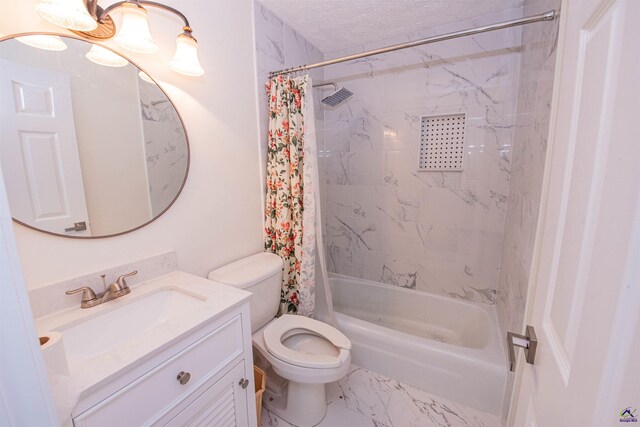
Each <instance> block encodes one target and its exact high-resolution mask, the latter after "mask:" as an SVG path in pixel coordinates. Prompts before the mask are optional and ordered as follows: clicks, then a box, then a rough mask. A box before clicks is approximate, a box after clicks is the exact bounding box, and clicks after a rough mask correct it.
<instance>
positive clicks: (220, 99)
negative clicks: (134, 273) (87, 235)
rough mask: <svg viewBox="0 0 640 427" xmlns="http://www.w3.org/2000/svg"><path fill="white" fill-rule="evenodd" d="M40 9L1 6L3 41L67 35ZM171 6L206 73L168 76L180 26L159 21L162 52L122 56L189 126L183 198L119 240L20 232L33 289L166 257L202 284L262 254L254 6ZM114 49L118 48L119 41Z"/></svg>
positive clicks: (182, 2) (212, 0)
mask: <svg viewBox="0 0 640 427" xmlns="http://www.w3.org/2000/svg"><path fill="white" fill-rule="evenodd" d="M36 3H37V0H17V1H11V2H8V1H4V2H2V3H0V34H2V35H8V34H13V33H19V32H28V31H54V32H63V31H62V29H59V28H58V27H55V26H53V25H50V24H48V23H47V22H45V21H43V20H42V19H41V18H40V17H39V16H38V15H37V13H36V12H35V4H36ZM166 3H167V4H169V5H170V6H173V7H175V8H178V9H179V10H181V11H182V12H183V13H185V15H186V16H187V17H188V18H190V21H191V22H190V23H191V26H192V27H193V28H194V36H195V37H196V38H197V39H198V42H199V47H200V60H201V63H202V66H203V67H204V68H205V70H206V74H205V75H204V76H203V77H201V78H187V77H183V76H181V75H178V74H176V73H174V72H172V71H171V70H170V69H169V67H168V65H167V62H168V61H169V59H170V58H171V56H172V55H173V51H174V49H175V37H176V36H177V35H178V34H179V33H180V31H181V22H180V21H178V20H177V19H175V18H174V17H172V16H170V15H167V14H164V13H162V12H156V11H152V12H151V13H150V21H151V29H152V33H153V35H154V37H155V39H156V42H157V43H158V44H159V45H160V46H161V50H160V52H159V53H157V54H155V55H151V56H145V55H137V54H129V53H125V56H127V57H129V58H130V59H131V60H133V61H134V62H136V63H138V65H140V66H141V67H142V68H143V69H145V70H146V71H147V72H148V74H150V75H151V76H153V77H154V78H156V80H158V81H159V82H160V84H161V85H162V87H163V88H164V89H165V90H166V92H167V93H168V95H169V96H170V97H171V99H172V100H173V102H174V103H175V105H176V107H177V109H178V111H179V112H180V114H181V115H182V118H183V119H184V122H185V126H186V128H187V132H188V135H189V140H190V144H191V169H190V173H189V178H188V179H187V184H186V186H185V188H184V191H183V193H182V195H181V196H180V197H179V199H178V200H177V201H176V203H175V204H174V205H173V207H172V208H171V209H170V210H169V211H168V212H167V213H165V214H164V215H163V216H162V217H160V218H159V219H158V220H156V221H155V222H154V223H152V224H150V225H149V226H147V227H145V228H143V229H141V230H138V231H135V232H133V233H129V234H127V235H124V236H120V237H114V238H108V239H98V240H74V239H65V238H60V237H53V236H48V235H45V234H42V233H39V232H36V231H33V230H29V229H26V228H24V227H21V226H19V225H16V226H15V231H16V237H17V241H18V247H19V250H20V254H21V262H22V266H23V269H24V274H25V278H26V282H27V287H29V288H36V287H40V286H43V285H46V284H49V283H55V282H58V281H61V280H64V279H67V278H71V277H75V276H78V275H82V274H87V273H91V272H93V271H97V270H100V269H102V268H105V267H109V266H115V265H119V264H124V263H126V262H129V261H131V260H136V259H140V258H144V257H148V256H149V255H153V254H159V253H163V252H166V251H168V250H176V252H177V255H178V264H179V266H180V268H181V269H182V270H184V271H187V272H191V273H194V274H198V275H205V274H206V273H207V271H208V270H209V269H210V268H211V267H217V266H220V265H222V264H224V263H226V262H229V261H231V260H234V259H236V258H240V257H242V256H245V255H249V254H251V253H255V252H259V251H261V250H262V225H261V216H262V208H261V204H260V198H261V193H262V191H263V189H262V185H261V184H260V173H259V162H258V130H257V124H256V120H255V117H256V90H255V64H254V42H253V30H252V3H251V2H250V1H233V0H226V1H225V0H208V1H193V0H167V1H166ZM107 44H108V45H110V46H112V47H114V48H115V49H117V46H116V45H115V44H114V43H113V42H109V43H107ZM122 208H123V209H126V206H123V207H122Z"/></svg>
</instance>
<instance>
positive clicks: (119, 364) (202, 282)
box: [35, 271, 251, 400]
mask: <svg viewBox="0 0 640 427" xmlns="http://www.w3.org/2000/svg"><path fill="white" fill-rule="evenodd" d="M130 280H131V282H133V281H134V279H130ZM130 287H131V293H130V294H129V295H126V296H124V297H121V298H117V299H115V300H112V301H109V302H106V303H104V304H101V305H99V306H96V307H93V308H88V309H81V308H80V305H79V304H78V306H77V307H75V308H70V309H65V310H61V311H58V312H56V313H52V314H50V315H47V316H43V317H40V318H38V319H36V320H35V324H36V329H37V331H38V333H39V334H43V333H45V332H49V331H60V330H62V329H63V328H66V327H69V326H70V325H75V324H78V323H81V322H83V321H85V320H87V319H89V318H92V317H97V316H100V315H102V314H104V313H107V312H109V311H111V310H113V309H115V308H119V307H122V306H124V305H126V304H128V303H131V302H133V301H136V300H137V299H141V298H143V297H144V296H148V295H149V294H151V293H155V292H158V291H159V290H162V289H177V290H180V291H181V292H184V293H186V294H192V295H194V296H197V297H199V299H201V300H203V304H202V305H201V306H199V307H198V308H197V309H194V310H189V311H187V312H185V313H182V314H180V315H178V316H176V317H173V318H172V319H171V320H170V321H167V322H164V323H161V324H159V325H157V326H154V327H152V328H151V329H150V330H147V331H145V332H144V334H141V335H139V336H136V337H135V339H129V340H128V341H125V342H122V343H120V344H118V345H116V346H114V347H112V348H110V349H109V351H107V352H106V353H103V354H100V355H98V356H95V357H93V358H86V357H85V358H79V357H76V358H74V357H72V356H68V357H67V362H68V366H69V371H70V379H71V382H72V384H73V389H74V391H75V394H76V396H77V399H78V400H81V399H82V398H83V397H85V396H88V395H90V394H91V393H93V392H94V391H96V390H98V389H99V388H100V387H102V386H104V385H106V384H108V383H109V382H110V381H112V380H114V379H116V378H118V377H120V376H121V375H122V374H123V373H125V372H128V371H130V370H131V369H133V368H135V367H136V366H139V365H140V364H142V363H144V362H145V361H147V360H149V359H151V358H152V357H154V356H155V355H157V354H159V353H161V352H162V351H163V350H166V349H167V348H169V347H171V346H172V345H173V344H175V343H177V342H178V341H180V340H181V339H184V338H186V337H188V336H189V335H190V334H191V333H192V332H194V331H196V330H197V329H199V328H200V327H202V326H204V325H205V324H207V323H208V322H210V321H211V320H213V318H216V317H218V316H219V315H222V314H223V313H225V312H227V311H229V310H230V309H232V308H233V307H235V306H237V305H238V304H240V303H242V302H243V301H245V300H247V299H248V298H249V296H250V295H251V294H250V293H249V292H246V291H243V290H240V289H236V288H232V287H230V286H226V285H222V284H219V283H216V282H212V281H210V280H207V279H204V278H202V277H198V276H194V275H192V274H188V273H184V272H180V271H174V272H172V273H168V274H165V275H163V276H160V277H156V278H154V279H151V280H147V281H146V282H142V283H140V284H134V285H130ZM203 298H204V299H203ZM63 340H64V334H63ZM55 394H56V392H55V390H54V395H55Z"/></svg>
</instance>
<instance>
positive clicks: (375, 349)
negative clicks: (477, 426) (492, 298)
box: [329, 275, 508, 415]
mask: <svg viewBox="0 0 640 427" xmlns="http://www.w3.org/2000/svg"><path fill="white" fill-rule="evenodd" d="M329 280H330V282H331V288H332V290H333V301H334V308H335V311H336V318H337V321H338V327H339V329H340V330H341V331H342V332H343V333H344V334H345V335H347V336H348V337H349V339H351V342H352V343H353V349H352V362H353V363H354V364H356V365H359V366H362V367H364V368H367V369H371V370H373V371H375V372H379V373H381V374H383V375H386V376H389V377H391V378H395V379H397V380H399V381H401V382H404V383H407V384H410V385H413V386H415V387H418V388H420V389H422V390H425V391H427V392H430V393H433V394H435V395H438V396H441V397H444V398H448V399H451V400H454V401H456V402H459V403H462V404H464V405H467V406H470V407H473V408H476V409H480V410H482V411H486V412H489V413H492V414H495V415H500V414H501V410H502V404H503V396H504V390H505V383H506V379H507V373H508V368H507V362H506V361H505V357H504V349H503V344H502V340H501V339H500V336H499V332H498V322H497V316H496V313H495V309H494V307H492V306H485V305H480V304H474V303H469V302H466V301H461V300H457V299H453V298H448V297H442V296H438V295H432V294H427V293H423V292H416V291H413V290H410V289H404V288H398V287H394V286H388V285H384V284H380V283H377V282H371V281H368V280H362V279H355V278H352V277H346V276H340V275H330V278H329Z"/></svg>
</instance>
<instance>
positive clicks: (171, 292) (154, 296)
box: [58, 288, 207, 359]
mask: <svg viewBox="0 0 640 427" xmlns="http://www.w3.org/2000/svg"><path fill="white" fill-rule="evenodd" d="M134 292H135V290H134V291H133V292H132V293H131V294H129V295H127V296H124V297H121V298H120V299H117V300H113V301H109V302H107V303H105V304H103V305H100V306H97V307H95V308H89V309H86V310H88V311H90V310H99V308H101V309H102V310H100V312H99V313H97V315H95V316H88V317H87V318H85V319H82V320H80V321H79V322H78V321H76V322H73V323H72V324H70V325H69V326H61V327H59V328H58V330H59V331H60V332H61V333H62V336H63V339H64V347H65V350H66V353H67V356H68V357H72V358H77V359H88V358H92V357H96V356H99V355H101V354H104V353H106V352H108V351H109V350H111V349H112V348H114V347H115V346H117V345H119V344H122V343H124V342H127V341H130V340H135V338H136V337H140V336H141V335H143V334H145V333H146V332H148V331H150V330H151V329H153V328H155V327H157V326H160V325H163V324H166V323H167V322H169V321H171V320H172V319H175V318H176V317H178V316H180V315H181V314H185V313H189V312H191V311H193V310H194V309H197V308H199V307H202V306H203V304H204V303H205V302H206V300H207V298H206V297H204V296H200V295H198V294H192V293H187V292H184V291H182V290H179V289H166V288H165V289H160V290H158V291H156V292H149V293H147V294H145V295H144V296H142V297H139V298H135V294H134ZM128 298H130V302H127V299H128ZM89 313H90V312H89Z"/></svg>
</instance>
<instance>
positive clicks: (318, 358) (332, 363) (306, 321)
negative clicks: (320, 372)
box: [263, 314, 351, 368]
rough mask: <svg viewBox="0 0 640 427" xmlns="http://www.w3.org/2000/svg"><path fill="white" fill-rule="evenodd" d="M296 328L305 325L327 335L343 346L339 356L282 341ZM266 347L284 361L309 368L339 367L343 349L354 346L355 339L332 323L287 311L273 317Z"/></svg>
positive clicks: (339, 347) (317, 332) (338, 346)
mask: <svg viewBox="0 0 640 427" xmlns="http://www.w3.org/2000/svg"><path fill="white" fill-rule="evenodd" d="M292 329H303V330H307V331H309V332H311V333H314V334H316V335H319V336H321V337H324V338H325V339H326V340H327V341H329V342H330V343H331V344H333V345H334V346H335V347H336V348H338V349H339V350H340V354H339V355H338V356H329V355H321V354H307V353H301V352H299V351H295V350H292V349H290V348H288V347H287V346H285V345H284V344H282V337H283V336H285V335H286V334H287V332H289V331H291V330H292ZM263 336H264V342H265V347H266V348H267V351H268V352H269V353H271V355H273V356H274V357H276V358H278V359H280V360H282V361H283V362H287V363H290V364H292V365H296V366H302V367H307V368H337V367H338V366H340V365H341V364H342V357H341V356H342V353H343V352H344V351H349V350H351V341H349V338H347V337H346V336H345V335H344V334H343V333H342V332H340V331H339V330H337V329H336V328H334V327H333V326H331V325H327V324H326V323H323V322H320V321H318V320H314V319H310V318H308V317H305V316H297V315H292V314H283V315H282V316H280V317H279V318H277V319H275V320H273V321H272V322H271V323H270V324H269V325H267V327H266V328H265V329H264V332H263Z"/></svg>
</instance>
